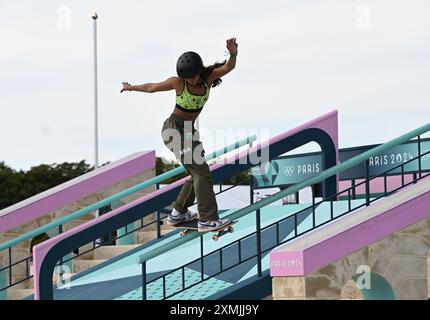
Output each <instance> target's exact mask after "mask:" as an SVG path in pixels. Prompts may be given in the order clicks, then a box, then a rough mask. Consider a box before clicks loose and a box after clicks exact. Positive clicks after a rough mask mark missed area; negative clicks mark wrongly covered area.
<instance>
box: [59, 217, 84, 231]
mask: <svg viewBox="0 0 430 320" xmlns="http://www.w3.org/2000/svg"><path fill="white" fill-rule="evenodd" d="M88 221H89V220H81V219H79V220H72V221H69V222H66V223H65V224H64V225H63V231H68V230H71V229H74V228H76V227H77V226H80V225H82V224H84V223H86V222H88Z"/></svg>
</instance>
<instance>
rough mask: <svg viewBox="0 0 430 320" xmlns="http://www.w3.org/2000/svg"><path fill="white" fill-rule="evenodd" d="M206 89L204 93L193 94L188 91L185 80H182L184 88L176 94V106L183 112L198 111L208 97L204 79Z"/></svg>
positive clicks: (207, 87) (207, 88)
mask: <svg viewBox="0 0 430 320" xmlns="http://www.w3.org/2000/svg"><path fill="white" fill-rule="evenodd" d="M204 84H205V87H206V91H205V94H204V95H194V94H192V93H190V92H189V91H188V86H187V82H186V81H185V80H184V90H183V91H182V93H181V94H180V95H177V96H176V108H178V109H180V110H182V111H185V112H199V111H201V110H202V109H203V106H204V105H205V103H206V102H207V101H208V99H209V90H210V88H209V86H208V84H207V83H206V81H204Z"/></svg>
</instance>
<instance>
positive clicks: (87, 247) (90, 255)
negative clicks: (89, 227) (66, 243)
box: [74, 242, 98, 260]
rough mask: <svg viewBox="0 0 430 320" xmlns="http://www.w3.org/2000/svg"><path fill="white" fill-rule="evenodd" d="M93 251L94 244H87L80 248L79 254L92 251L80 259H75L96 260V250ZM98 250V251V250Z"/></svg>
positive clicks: (78, 258)
mask: <svg viewBox="0 0 430 320" xmlns="http://www.w3.org/2000/svg"><path fill="white" fill-rule="evenodd" d="M91 249H93V243H92V242H91V243H87V244H86V245H84V246H82V247H80V248H79V253H83V252H85V251H88V250H90V251H89V252H87V253H84V254H82V255H80V256H78V257H75V258H74V259H76V260H93V259H94V250H91ZM97 250H98V249H97Z"/></svg>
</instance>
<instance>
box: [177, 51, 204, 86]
mask: <svg viewBox="0 0 430 320" xmlns="http://www.w3.org/2000/svg"><path fill="white" fill-rule="evenodd" d="M202 71H203V60H202V58H201V57H200V56H199V55H198V54H197V53H195V52H192V51H188V52H185V53H183V54H181V56H180V57H179V59H178V62H177V63H176V72H177V73H178V76H179V77H180V78H183V79H187V78H192V77H193V76H195V75H196V74H200V73H202Z"/></svg>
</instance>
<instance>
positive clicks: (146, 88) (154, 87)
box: [121, 77, 178, 93]
mask: <svg viewBox="0 0 430 320" xmlns="http://www.w3.org/2000/svg"><path fill="white" fill-rule="evenodd" d="M177 81H178V80H177V77H170V78H169V79H166V80H164V81H162V82H158V83H145V84H140V85H135V86H132V85H131V84H129V83H128V82H123V83H122V86H123V88H122V89H121V92H124V91H141V92H148V93H152V92H158V91H168V90H173V89H175V87H176V83H177Z"/></svg>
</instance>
